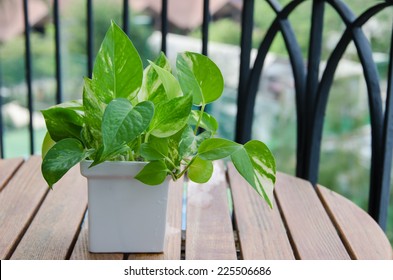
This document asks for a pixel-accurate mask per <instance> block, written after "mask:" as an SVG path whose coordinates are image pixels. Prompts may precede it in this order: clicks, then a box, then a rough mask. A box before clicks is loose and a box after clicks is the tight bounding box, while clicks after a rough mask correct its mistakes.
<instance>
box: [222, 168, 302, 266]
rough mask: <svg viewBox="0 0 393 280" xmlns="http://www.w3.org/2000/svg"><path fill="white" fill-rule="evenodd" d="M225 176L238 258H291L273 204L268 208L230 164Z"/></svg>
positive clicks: (274, 203)
mask: <svg viewBox="0 0 393 280" xmlns="http://www.w3.org/2000/svg"><path fill="white" fill-rule="evenodd" d="M228 175H229V182H230V187H231V190H232V197H233V203H234V213H235V217H236V224H237V230H238V235H239V241H240V248H241V255H242V258H243V259H245V260H259V259H265V260H277V259H282V260H292V259H295V256H294V254H293V251H292V248H291V245H290V242H289V239H288V236H287V234H286V230H285V227H284V224H283V222H282V220H281V216H280V212H279V210H278V207H277V205H276V201H275V200H274V201H273V209H270V207H269V206H268V204H267V203H266V202H265V201H264V199H262V198H261V197H260V196H259V195H258V194H257V192H256V191H254V190H253V189H252V187H251V186H250V185H249V184H248V183H247V182H246V180H245V179H243V177H241V176H240V175H239V173H238V172H237V171H236V169H235V167H234V165H233V164H229V165H228Z"/></svg>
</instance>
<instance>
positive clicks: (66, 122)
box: [41, 101, 83, 142]
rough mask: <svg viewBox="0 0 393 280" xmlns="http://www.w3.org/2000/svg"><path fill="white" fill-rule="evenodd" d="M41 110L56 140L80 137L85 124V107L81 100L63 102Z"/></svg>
mask: <svg viewBox="0 0 393 280" xmlns="http://www.w3.org/2000/svg"><path fill="white" fill-rule="evenodd" d="M41 112H42V114H43V116H44V118H45V123H46V127H47V129H48V132H49V134H50V136H51V138H52V139H53V140H54V141H55V142H57V141H60V140H62V139H66V138H77V139H79V138H80V134H81V130H82V126H83V107H82V106H81V103H80V102H77V101H72V102H67V103H62V104H59V105H56V106H52V107H50V108H48V109H46V110H42V111H41Z"/></svg>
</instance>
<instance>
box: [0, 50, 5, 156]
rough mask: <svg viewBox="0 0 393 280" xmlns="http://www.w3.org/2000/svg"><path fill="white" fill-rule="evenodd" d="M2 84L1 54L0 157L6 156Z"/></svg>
mask: <svg viewBox="0 0 393 280" xmlns="http://www.w3.org/2000/svg"><path fill="white" fill-rule="evenodd" d="M2 85H3V74H2V67H1V56H0V158H4V156H5V155H4V130H3V128H4V123H3V95H2Z"/></svg>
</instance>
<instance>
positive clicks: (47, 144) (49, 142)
mask: <svg viewBox="0 0 393 280" xmlns="http://www.w3.org/2000/svg"><path fill="white" fill-rule="evenodd" d="M55 144H56V142H55V141H53V139H52V138H51V137H50V134H49V132H46V134H45V137H44V140H43V141H42V147H41V155H42V158H45V155H46V154H47V153H48V151H49V150H50V149H51V148H52V147H53V146H54V145H55Z"/></svg>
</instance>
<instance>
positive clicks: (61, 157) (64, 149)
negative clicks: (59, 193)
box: [41, 138, 93, 187]
mask: <svg viewBox="0 0 393 280" xmlns="http://www.w3.org/2000/svg"><path fill="white" fill-rule="evenodd" d="M92 153H93V151H92V150H85V149H84V148H83V145H82V143H81V142H80V141H79V140H77V139H73V138H69V139H63V140H61V141H59V142H57V143H56V144H55V145H54V146H53V147H52V148H51V149H50V150H49V151H48V153H47V154H46V156H45V158H44V160H43V161H42V165H41V171H42V174H43V176H44V179H45V180H46V182H47V183H48V185H49V186H50V187H52V186H53V185H54V184H55V183H56V182H57V181H59V180H60V179H61V178H62V177H63V176H64V174H66V173H67V171H68V170H70V169H71V168H72V167H73V166H74V165H75V164H77V163H79V162H80V161H82V160H83V159H85V158H87V157H88V156H89V155H91V154H92Z"/></svg>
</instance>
